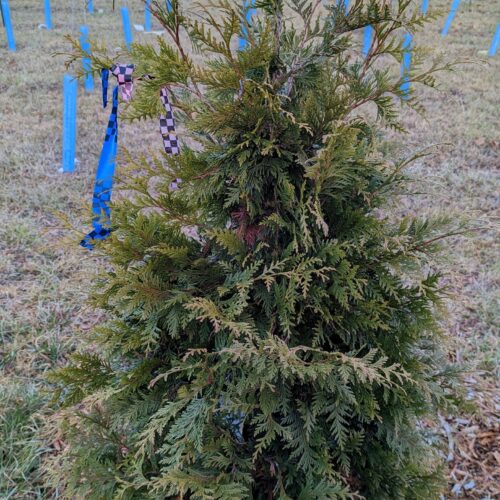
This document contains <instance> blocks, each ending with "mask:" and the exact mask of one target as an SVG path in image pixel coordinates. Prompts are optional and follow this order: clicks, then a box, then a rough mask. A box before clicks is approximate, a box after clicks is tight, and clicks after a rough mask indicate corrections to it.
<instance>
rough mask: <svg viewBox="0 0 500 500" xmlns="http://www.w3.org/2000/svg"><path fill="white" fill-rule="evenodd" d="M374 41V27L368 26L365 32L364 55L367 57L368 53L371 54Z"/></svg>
mask: <svg viewBox="0 0 500 500" xmlns="http://www.w3.org/2000/svg"><path fill="white" fill-rule="evenodd" d="M372 39H373V27H372V26H370V25H368V26H366V27H365V30H364V32H363V55H364V56H365V57H366V56H367V55H368V52H370V47H371V46H372Z"/></svg>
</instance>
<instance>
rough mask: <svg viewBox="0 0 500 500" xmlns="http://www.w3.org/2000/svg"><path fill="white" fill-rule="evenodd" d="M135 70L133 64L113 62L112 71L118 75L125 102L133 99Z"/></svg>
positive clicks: (117, 78)
mask: <svg viewBox="0 0 500 500" xmlns="http://www.w3.org/2000/svg"><path fill="white" fill-rule="evenodd" d="M133 72H134V65H133V64H113V66H111V73H113V75H115V76H116V80H117V81H118V87H119V88H120V91H121V96H122V100H123V101H124V102H128V101H130V99H132V90H133V88H134V82H133V80H132V73H133Z"/></svg>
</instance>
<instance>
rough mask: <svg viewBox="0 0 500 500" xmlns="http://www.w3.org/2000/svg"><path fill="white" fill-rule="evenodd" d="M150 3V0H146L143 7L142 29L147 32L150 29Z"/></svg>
mask: <svg viewBox="0 0 500 500" xmlns="http://www.w3.org/2000/svg"><path fill="white" fill-rule="evenodd" d="M150 5H151V0H146V5H145V7H144V31H146V33H149V32H150V31H151V11H150V10H149V7H150Z"/></svg>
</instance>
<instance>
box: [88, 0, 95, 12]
mask: <svg viewBox="0 0 500 500" xmlns="http://www.w3.org/2000/svg"><path fill="white" fill-rule="evenodd" d="M87 12H88V13H89V14H93V13H94V2H93V1H92V0H87Z"/></svg>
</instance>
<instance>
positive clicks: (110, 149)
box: [80, 64, 134, 250]
mask: <svg viewBox="0 0 500 500" xmlns="http://www.w3.org/2000/svg"><path fill="white" fill-rule="evenodd" d="M133 70H134V66H133V65H131V64H128V65H115V66H113V67H112V68H111V72H112V73H113V74H114V75H115V76H116V78H117V80H118V85H116V86H115V88H114V89H113V106H112V108H111V114H110V116H109V121H108V127H107V129H106V135H105V137H104V143H103V145H102V150H101V155H100V156H99V164H98V165H97V172H96V179H95V184H94V195H93V198H92V213H93V215H94V216H93V218H92V226H93V230H92V231H91V232H90V233H89V234H87V236H85V238H83V240H82V241H81V242H80V245H82V246H83V247H85V248H88V249H89V250H92V249H93V248H94V245H95V243H96V242H97V241H99V240H105V239H106V238H107V237H108V236H109V235H110V233H111V209H110V208H109V202H110V201H111V192H112V189H113V177H114V173H115V164H116V152H117V150H118V89H121V94H122V99H123V100H124V101H128V100H130V97H131V95H132V85H133V84H132V72H133ZM108 79H109V70H107V69H104V70H102V72H101V82H102V104H103V107H104V108H105V107H106V106H107V103H108Z"/></svg>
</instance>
